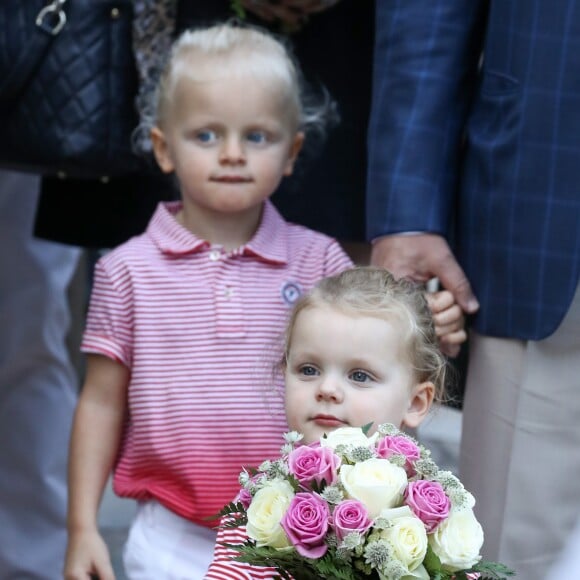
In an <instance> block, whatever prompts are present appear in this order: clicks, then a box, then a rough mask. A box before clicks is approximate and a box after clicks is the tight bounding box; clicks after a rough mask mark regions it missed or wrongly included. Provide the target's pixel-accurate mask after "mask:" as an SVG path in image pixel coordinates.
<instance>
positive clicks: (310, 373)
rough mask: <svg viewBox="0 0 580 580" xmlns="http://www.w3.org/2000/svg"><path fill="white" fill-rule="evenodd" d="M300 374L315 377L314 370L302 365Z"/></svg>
mask: <svg viewBox="0 0 580 580" xmlns="http://www.w3.org/2000/svg"><path fill="white" fill-rule="evenodd" d="M300 372H301V373H302V374H303V375H304V376H306V377H313V376H315V375H316V369H315V368H314V367H313V366H311V365H304V366H303V367H302V368H301V369H300Z"/></svg>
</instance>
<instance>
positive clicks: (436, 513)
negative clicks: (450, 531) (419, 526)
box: [405, 480, 451, 533]
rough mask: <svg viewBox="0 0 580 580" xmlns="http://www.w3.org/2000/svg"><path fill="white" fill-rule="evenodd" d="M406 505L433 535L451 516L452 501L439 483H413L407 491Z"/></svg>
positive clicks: (423, 481)
mask: <svg viewBox="0 0 580 580" xmlns="http://www.w3.org/2000/svg"><path fill="white" fill-rule="evenodd" d="M405 503H406V504H407V505H408V506H409V507H410V508H411V510H412V511H413V513H414V514H415V515H416V516H417V517H418V518H419V519H420V520H421V521H422V522H423V523H424V524H425V528H426V529H427V533H431V532H432V531H433V530H435V528H436V527H437V526H438V525H439V524H440V523H441V522H442V521H443V520H444V519H445V518H447V516H448V515H449V510H450V509H451V501H450V500H449V498H448V497H447V495H446V494H445V491H444V490H443V487H442V486H441V484H440V483H439V482H437V481H425V480H420V481H412V482H411V483H409V485H408V486H407V489H406V490H405Z"/></svg>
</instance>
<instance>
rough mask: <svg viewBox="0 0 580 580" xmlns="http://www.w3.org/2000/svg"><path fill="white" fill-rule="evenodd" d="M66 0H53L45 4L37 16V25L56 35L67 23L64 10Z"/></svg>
mask: <svg viewBox="0 0 580 580" xmlns="http://www.w3.org/2000/svg"><path fill="white" fill-rule="evenodd" d="M65 3H66V0H53V2H52V3H50V4H48V5H47V6H45V7H44V8H43V9H42V10H41V11H40V12H39V13H38V16H37V17H36V26H38V27H39V28H41V29H42V30H44V31H45V32H48V34H52V35H53V36H56V35H57V34H58V33H59V32H60V31H61V30H62V29H63V26H64V25H65V24H66V13H65V11H64V10H63V6H64V5H65Z"/></svg>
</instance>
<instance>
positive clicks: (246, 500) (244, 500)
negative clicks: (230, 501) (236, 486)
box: [236, 487, 252, 510]
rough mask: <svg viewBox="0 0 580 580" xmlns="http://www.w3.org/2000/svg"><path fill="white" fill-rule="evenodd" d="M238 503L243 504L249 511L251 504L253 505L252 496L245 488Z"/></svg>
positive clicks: (239, 496)
mask: <svg viewBox="0 0 580 580" xmlns="http://www.w3.org/2000/svg"><path fill="white" fill-rule="evenodd" d="M236 503H241V504H242V505H243V506H244V509H246V510H247V509H248V508H249V507H250V504H251V503H252V494H251V493H250V492H249V491H248V490H247V489H246V488H245V487H243V488H242V489H241V490H240V493H239V494H238V497H237V498H236Z"/></svg>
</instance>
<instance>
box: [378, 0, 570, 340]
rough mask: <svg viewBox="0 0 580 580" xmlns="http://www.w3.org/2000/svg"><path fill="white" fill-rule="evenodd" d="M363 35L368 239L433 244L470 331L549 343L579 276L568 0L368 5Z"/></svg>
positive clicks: (400, 0) (404, 0)
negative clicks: (449, 264) (460, 276)
mask: <svg viewBox="0 0 580 580" xmlns="http://www.w3.org/2000/svg"><path fill="white" fill-rule="evenodd" d="M376 26H377V32H376V39H375V42H376V47H375V64H374V66H375V70H374V88H373V109H372V113H371V121H370V128H369V177H368V197H367V228H368V235H369V238H370V239H372V238H375V237H378V236H381V235H384V234H387V233H395V232H403V231H429V232H436V233H440V234H442V235H444V236H446V237H447V238H448V239H449V240H450V241H451V242H452V245H453V246H454V249H455V252H456V255H457V256H458V259H459V261H460V263H461V265H462V267H463V268H464V270H465V272H466V274H467V276H468V278H469V280H470V281H471V283H472V285H473V288H474V291H475V293H476V295H477V297H478V299H479V301H480V303H481V309H480V312H479V314H478V315H477V316H476V318H475V320H474V327H475V328H476V329H477V330H478V331H479V332H482V333H484V334H488V335H493V336H505V337H514V338H523V339H541V338H544V337H546V336H548V335H550V334H551V333H552V332H554V330H555V329H556V328H557V327H558V325H559V323H560V322H561V320H562V318H563V317H564V315H565V313H566V311H567V310H568V308H569V305H570V303H571V300H572V297H573V295H574V292H575V290H576V287H577V285H578V275H579V268H580V0H578V1H576V0H489V1H483V0H378V1H377V16H376ZM482 55H483V56H482ZM579 331H580V330H579Z"/></svg>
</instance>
